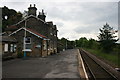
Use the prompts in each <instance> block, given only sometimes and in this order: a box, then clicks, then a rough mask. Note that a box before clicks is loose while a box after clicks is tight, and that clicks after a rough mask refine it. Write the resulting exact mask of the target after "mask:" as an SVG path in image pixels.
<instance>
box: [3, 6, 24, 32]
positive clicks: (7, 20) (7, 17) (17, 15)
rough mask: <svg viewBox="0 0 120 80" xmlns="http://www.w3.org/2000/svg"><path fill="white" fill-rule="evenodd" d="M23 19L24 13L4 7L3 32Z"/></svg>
mask: <svg viewBox="0 0 120 80" xmlns="http://www.w3.org/2000/svg"><path fill="white" fill-rule="evenodd" d="M21 19H22V13H21V12H17V11H15V10H14V9H9V8H8V7H6V6H4V7H3V8H2V30H3V31H5V28H6V27H7V26H10V25H13V24H15V23H17V22H18V21H20V20H21Z"/></svg>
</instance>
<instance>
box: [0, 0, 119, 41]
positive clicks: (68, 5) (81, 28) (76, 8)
mask: <svg viewBox="0 0 120 80" xmlns="http://www.w3.org/2000/svg"><path fill="white" fill-rule="evenodd" d="M32 1H33V0H32ZM88 1H89V2H88ZM95 1H96V0H80V1H79V0H45V1H43V0H39V1H38V0H34V2H31V0H26V1H24V0H20V1H18V0H2V2H1V3H0V6H1V7H3V6H7V7H9V8H11V9H15V10H17V11H21V12H22V13H23V12H24V10H28V7H29V5H30V4H32V6H33V4H36V7H37V9H38V10H37V12H38V11H41V10H42V9H44V11H45V13H46V21H53V23H54V24H55V25H57V28H58V30H59V32H58V37H59V38H62V37H65V38H69V40H75V39H79V38H80V37H87V38H88V39H89V38H94V39H96V40H97V39H98V38H97V36H98V35H99V28H102V27H103V25H105V24H106V22H107V23H108V24H109V25H110V26H111V27H113V28H114V29H115V30H118V1H119V0H98V2H95ZM103 1H104V2H103ZM113 1H114V2H113Z"/></svg>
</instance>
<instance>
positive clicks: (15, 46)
mask: <svg viewBox="0 0 120 80" xmlns="http://www.w3.org/2000/svg"><path fill="white" fill-rule="evenodd" d="M16 48H17V45H16V44H14V50H13V51H14V52H16Z"/></svg>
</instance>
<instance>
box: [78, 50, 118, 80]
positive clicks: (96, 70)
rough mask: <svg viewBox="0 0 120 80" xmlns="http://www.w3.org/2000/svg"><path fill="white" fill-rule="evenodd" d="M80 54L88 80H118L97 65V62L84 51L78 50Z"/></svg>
mask: <svg viewBox="0 0 120 80" xmlns="http://www.w3.org/2000/svg"><path fill="white" fill-rule="evenodd" d="M80 54H81V56H82V58H83V61H84V65H85V68H86V71H87V74H88V78H89V80H99V79H100V80H118V79H117V78H116V77H115V76H114V75H112V74H111V73H110V72H108V71H107V70H106V69H105V68H104V67H102V66H101V65H99V64H98V62H96V61H95V60H94V59H93V58H92V57H90V56H89V55H88V54H87V53H86V52H85V51H84V50H82V49H80Z"/></svg>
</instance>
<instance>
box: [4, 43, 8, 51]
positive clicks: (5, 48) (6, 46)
mask: <svg viewBox="0 0 120 80" xmlns="http://www.w3.org/2000/svg"><path fill="white" fill-rule="evenodd" d="M4 51H5V52H7V51H8V44H5V46H4Z"/></svg>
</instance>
